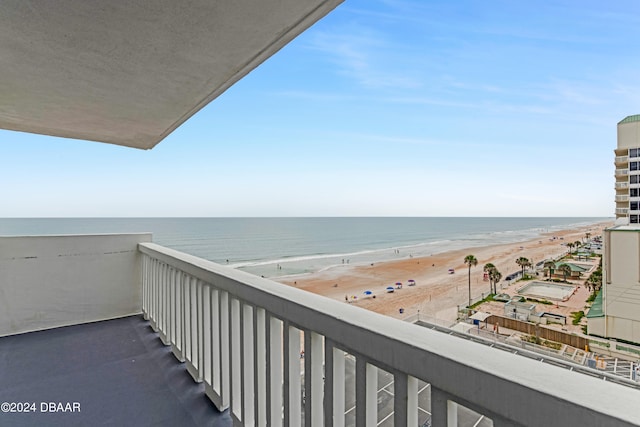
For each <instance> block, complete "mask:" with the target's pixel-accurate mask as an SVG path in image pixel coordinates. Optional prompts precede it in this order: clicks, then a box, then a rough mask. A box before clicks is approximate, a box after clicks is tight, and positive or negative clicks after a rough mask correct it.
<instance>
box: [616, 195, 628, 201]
mask: <svg viewBox="0 0 640 427" xmlns="http://www.w3.org/2000/svg"><path fill="white" fill-rule="evenodd" d="M628 201H629V196H628V195H626V194H622V195H620V196H616V202H628Z"/></svg>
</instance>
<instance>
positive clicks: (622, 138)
mask: <svg viewBox="0 0 640 427" xmlns="http://www.w3.org/2000/svg"><path fill="white" fill-rule="evenodd" d="M636 147H640V122H630V123H623V124H621V125H618V148H619V149H620V148H636Z"/></svg>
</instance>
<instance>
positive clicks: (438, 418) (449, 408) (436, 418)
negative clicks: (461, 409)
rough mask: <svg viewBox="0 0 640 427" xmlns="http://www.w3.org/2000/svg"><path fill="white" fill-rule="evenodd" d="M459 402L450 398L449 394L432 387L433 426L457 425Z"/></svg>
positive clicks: (446, 426) (452, 426)
mask: <svg viewBox="0 0 640 427" xmlns="http://www.w3.org/2000/svg"><path fill="white" fill-rule="evenodd" d="M457 425H458V404H457V403H455V402H454V401H452V400H450V399H449V394H448V393H445V392H444V391H442V390H440V389H438V388H435V387H433V386H432V387H431V426H432V427H457Z"/></svg>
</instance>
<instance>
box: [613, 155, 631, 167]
mask: <svg viewBox="0 0 640 427" xmlns="http://www.w3.org/2000/svg"><path fill="white" fill-rule="evenodd" d="M614 163H615V164H616V165H626V164H628V163H629V156H616V157H615V160H614Z"/></svg>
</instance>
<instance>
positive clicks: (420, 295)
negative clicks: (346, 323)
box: [273, 221, 613, 320]
mask: <svg viewBox="0 0 640 427" xmlns="http://www.w3.org/2000/svg"><path fill="white" fill-rule="evenodd" d="M611 225H613V221H605V222H600V223H594V224H589V225H585V226H580V227H574V228H568V229H564V230H554V231H552V232H548V233H546V232H545V233H541V234H540V235H539V236H538V237H536V238H533V239H528V240H524V241H520V242H512V243H503V244H491V245H486V246H475V247H468V248H462V249H455V250H449V251H446V252H441V253H434V254H433V255H431V256H419V257H408V258H403V259H399V260H391V261H382V262H374V263H371V264H367V265H363V264H358V265H355V264H353V265H347V264H345V265H338V266H335V267H333V268H329V269H324V270H321V271H317V272H314V273H305V274H301V275H294V276H283V277H276V278H273V280H276V281H278V282H280V283H283V284H286V285H289V286H294V287H297V288H299V289H303V290H306V291H309V292H313V293H316V294H320V295H323V296H326V297H328V298H332V299H335V300H338V301H342V302H345V303H346V302H349V303H350V304H352V305H356V306H358V307H361V308H365V309H367V310H371V311H374V312H377V313H380V314H384V315H387V316H391V317H397V318H400V317H406V316H407V315H412V314H416V313H418V312H420V313H421V314H424V315H427V316H431V317H435V318H439V319H445V320H449V319H451V320H455V317H456V315H457V306H458V305H461V306H466V305H467V302H468V267H467V266H466V265H464V257H465V256H466V255H469V254H473V255H474V256H475V257H476V258H477V260H478V265H477V266H475V267H472V268H471V296H472V298H476V297H477V296H480V295H481V293H488V291H489V282H488V281H484V280H483V266H484V265H485V264H486V263H489V262H490V263H493V264H494V265H495V266H496V267H497V268H498V270H499V271H500V272H501V273H502V277H503V280H501V282H500V283H498V287H500V284H502V285H505V280H504V278H505V277H506V276H508V275H509V274H511V273H514V272H516V271H520V267H518V265H517V264H516V263H515V260H516V259H517V258H518V257H521V256H522V257H526V258H528V259H529V260H530V261H532V263H533V264H536V263H538V262H540V261H543V260H545V259H549V258H557V257H558V256H560V255H562V254H564V253H566V252H567V251H568V248H567V247H566V246H565V245H564V244H565V243H569V242H575V241H583V240H584V237H585V233H587V232H589V233H591V236H592V237H595V236H597V235H601V234H602V231H603V229H604V228H606V227H609V226H611ZM450 268H453V269H454V270H455V273H454V274H449V273H448V269H450ZM409 279H413V280H415V282H416V285H415V286H407V281H408V280H409ZM396 282H402V283H403V287H402V289H397V290H395V291H394V292H393V293H387V292H386V291H385V288H386V287H387V286H394V285H395V283H396ZM365 291H371V292H372V293H373V294H372V295H371V296H366V295H365V294H364V292H365ZM373 295H375V298H373ZM353 296H355V297H356V298H355V299H354V298H353ZM400 309H403V311H404V313H402V314H401V313H400Z"/></svg>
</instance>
